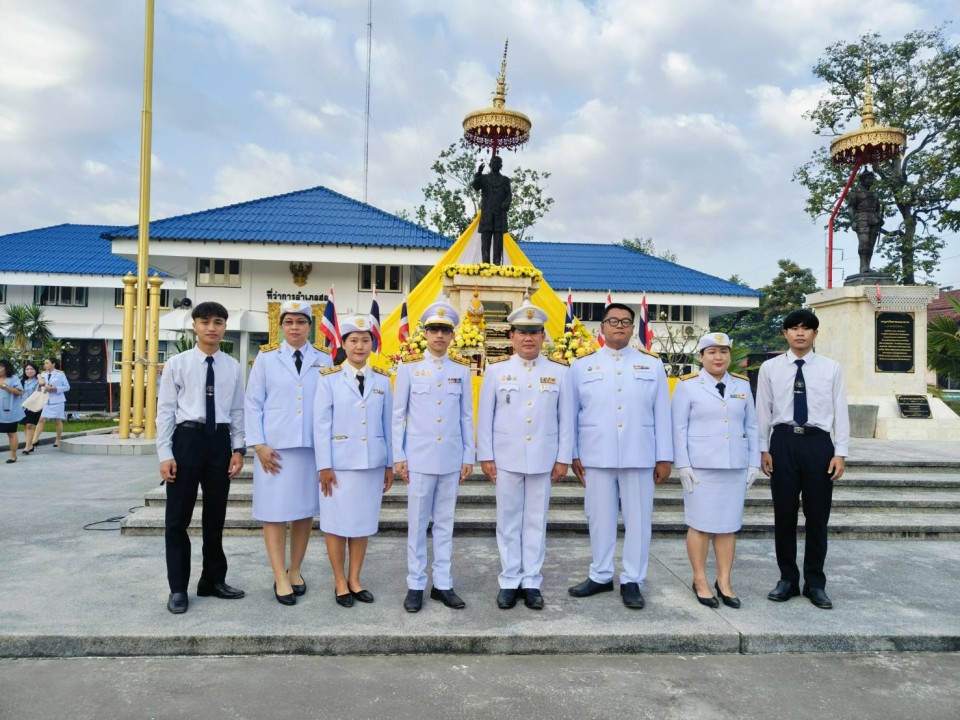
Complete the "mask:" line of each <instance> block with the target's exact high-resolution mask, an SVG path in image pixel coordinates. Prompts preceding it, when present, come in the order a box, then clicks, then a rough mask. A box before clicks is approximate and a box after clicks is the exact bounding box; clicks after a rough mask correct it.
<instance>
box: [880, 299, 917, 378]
mask: <svg viewBox="0 0 960 720" xmlns="http://www.w3.org/2000/svg"><path fill="white" fill-rule="evenodd" d="M914 344H915V343H914V324H913V315H912V314H910V313H895V312H878V313H877V314H876V347H875V350H874V351H875V354H876V371H877V372H878V373H912V372H914V361H913V358H914V355H915V354H916V353H915V352H914Z"/></svg>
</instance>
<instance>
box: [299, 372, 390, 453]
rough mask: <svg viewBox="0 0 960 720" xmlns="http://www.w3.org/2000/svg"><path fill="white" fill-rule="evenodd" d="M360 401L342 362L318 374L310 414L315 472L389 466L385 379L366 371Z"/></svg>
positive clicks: (352, 375) (353, 377)
mask: <svg viewBox="0 0 960 720" xmlns="http://www.w3.org/2000/svg"><path fill="white" fill-rule="evenodd" d="M364 377H365V379H364V387H363V397H361V396H360V388H359V387H358V386H357V379H356V372H355V371H354V370H353V369H352V368H351V367H350V366H349V365H348V364H347V363H344V364H343V365H340V366H339V367H337V368H329V369H327V370H324V371H321V373H320V381H319V382H318V383H317V394H316V398H315V401H314V411H313V418H314V422H313V426H314V433H313V447H314V452H315V454H316V457H317V470H318V471H319V470H327V469H333V470H369V469H372V468H378V467H386V466H387V465H392V463H391V458H392V457H393V453H392V452H391V449H390V444H391V441H390V419H391V412H392V402H391V400H392V395H391V393H390V378H388V377H387V376H386V375H383V374H381V373H379V372H377V371H375V370H373V369H372V368H370V366H367V367H366V369H365V370H364Z"/></svg>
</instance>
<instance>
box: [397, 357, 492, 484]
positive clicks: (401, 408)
mask: <svg viewBox="0 0 960 720" xmlns="http://www.w3.org/2000/svg"><path fill="white" fill-rule="evenodd" d="M474 457H475V453H474V449H473V389H472V386H471V383H470V368H469V367H467V366H464V365H461V364H460V363H458V362H455V361H453V360H451V359H450V358H449V357H447V356H446V355H444V356H443V357H442V358H435V357H433V356H432V355H427V356H426V357H425V358H424V359H422V360H414V361H413V362H404V363H403V364H401V365H400V367H398V368H397V379H396V381H395V383H394V397H393V462H394V463H398V462H403V461H406V462H407V463H408V464H409V469H410V470H411V471H413V472H418V473H424V474H428V475H447V474H449V473H453V472H456V473H459V472H460V467H461V465H473V461H474Z"/></svg>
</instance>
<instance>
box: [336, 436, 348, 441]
mask: <svg viewBox="0 0 960 720" xmlns="http://www.w3.org/2000/svg"><path fill="white" fill-rule="evenodd" d="M333 439H334V440H346V439H347V436H346V435H334V436H333Z"/></svg>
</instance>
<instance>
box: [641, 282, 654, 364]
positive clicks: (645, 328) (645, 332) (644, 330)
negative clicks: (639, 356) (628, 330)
mask: <svg viewBox="0 0 960 720" xmlns="http://www.w3.org/2000/svg"><path fill="white" fill-rule="evenodd" d="M638 329H639V331H640V332H639V333H638V335H639V337H640V342H642V343H643V346H644V347H645V348H646V349H647V350H649V349H650V343H651V342H653V328H652V327H650V316H649V315H648V314H647V294H646V293H644V294H643V300H642V301H641V302H640V327H639V328H638Z"/></svg>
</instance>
